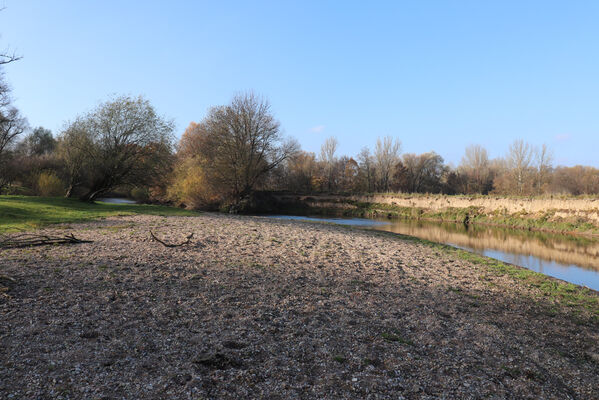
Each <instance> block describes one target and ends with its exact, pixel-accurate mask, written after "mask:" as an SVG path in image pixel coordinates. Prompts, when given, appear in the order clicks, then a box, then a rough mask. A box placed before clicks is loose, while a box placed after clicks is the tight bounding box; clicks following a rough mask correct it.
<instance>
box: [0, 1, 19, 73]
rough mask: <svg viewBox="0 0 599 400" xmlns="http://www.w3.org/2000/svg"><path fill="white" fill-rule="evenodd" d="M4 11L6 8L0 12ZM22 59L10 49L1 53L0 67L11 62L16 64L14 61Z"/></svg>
mask: <svg viewBox="0 0 599 400" xmlns="http://www.w3.org/2000/svg"><path fill="white" fill-rule="evenodd" d="M2 10H4V8H0V11H2ZM20 59H21V57H20V56H17V54H16V53H15V52H11V51H10V50H8V49H6V50H3V51H0V66H1V65H5V64H9V63H11V62H14V61H17V60H20Z"/></svg>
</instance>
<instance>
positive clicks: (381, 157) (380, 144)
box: [374, 136, 401, 192]
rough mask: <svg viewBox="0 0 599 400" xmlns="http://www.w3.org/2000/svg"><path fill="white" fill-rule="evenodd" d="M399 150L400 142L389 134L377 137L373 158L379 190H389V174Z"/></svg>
mask: <svg viewBox="0 0 599 400" xmlns="http://www.w3.org/2000/svg"><path fill="white" fill-rule="evenodd" d="M400 151H401V142H400V141H399V140H397V139H395V140H393V138H392V137H391V136H387V137H384V138H383V139H382V140H381V138H378V139H377V141H376V148H375V151H374V159H375V162H376V172H377V175H378V180H379V190H382V191H383V192H388V191H389V186H390V180H391V175H392V173H393V169H394V168H395V165H396V164H397V162H398V161H399V154H400Z"/></svg>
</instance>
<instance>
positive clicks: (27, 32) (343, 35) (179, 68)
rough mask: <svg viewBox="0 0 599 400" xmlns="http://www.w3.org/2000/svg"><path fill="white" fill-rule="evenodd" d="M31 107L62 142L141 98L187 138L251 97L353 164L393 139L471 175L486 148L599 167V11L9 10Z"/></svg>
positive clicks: (467, 7) (14, 5)
mask: <svg viewBox="0 0 599 400" xmlns="http://www.w3.org/2000/svg"><path fill="white" fill-rule="evenodd" d="M0 4H4V6H5V7H6V8H5V10H4V11H2V12H0V34H1V35H2V37H1V38H0V48H5V47H7V46H10V48H11V49H14V50H16V51H17V52H18V53H19V54H21V55H22V56H23V59H22V60H20V61H19V62H17V63H13V64H10V65H8V66H6V68H5V72H6V77H7V80H8V81H9V83H10V84H11V86H12V87H13V94H14V96H15V98H16V105H17V106H18V107H19V108H20V109H21V110H22V112H23V113H24V115H25V116H26V117H27V118H28V119H29V121H30V124H31V125H32V126H38V125H42V126H44V127H46V128H49V129H52V130H53V131H54V132H55V133H56V132H58V131H59V130H60V128H61V126H62V125H63V123H64V121H66V120H69V119H73V118H74V117H75V116H76V115H77V114H80V113H83V112H85V111H87V110H89V109H90V108H92V107H93V106H95V105H96V104H97V103H98V102H100V101H102V100H106V99H107V98H109V96H110V95H111V94H132V95H137V94H142V95H144V96H146V97H147V98H148V99H149V100H150V101H151V102H152V103H153V104H154V105H155V107H156V108H157V109H158V111H159V113H161V114H163V115H165V116H167V117H170V118H173V119H174V120H175V122H176V124H177V134H178V135H180V134H181V133H182V132H183V130H184V129H185V127H186V126H187V125H188V123H189V122H190V121H199V120H201V119H202V118H203V117H204V116H205V114H206V110H207V109H208V107H210V106H211V105H218V104H224V103H226V102H228V101H229V100H230V98H231V97H232V96H233V95H234V94H235V93H237V92H240V91H245V90H254V91H255V92H257V93H260V94H262V95H264V96H266V97H267V98H268V99H269V100H270V102H271V103H272V107H273V111H274V112H275V115H276V116H277V118H278V119H279V120H280V121H281V124H282V127H283V128H284V131H285V133H286V134H288V135H291V136H293V137H295V138H296V139H298V140H299V142H300V143H301V145H302V147H303V148H304V149H306V150H309V151H315V152H318V149H319V148H320V145H321V143H322V142H323V141H324V139H325V138H326V137H328V136H331V135H334V136H336V137H337V138H338V139H339V141H340V149H339V150H340V153H344V154H349V155H353V154H356V153H357V152H358V151H359V150H360V148H361V147H362V146H365V145H368V146H370V147H371V148H372V147H373V145H374V143H375V141H376V137H377V136H386V135H391V136H394V137H397V138H399V139H400V140H401V141H402V143H403V151H404V152H417V153H421V152H425V151H430V150H434V151H436V152H437V153H439V154H441V155H442V156H443V157H444V158H445V159H446V161H448V162H452V163H454V164H457V163H458V162H459V160H460V158H461V156H462V154H463V150H464V147H465V146H466V145H468V144H471V143H479V144H481V145H483V146H485V147H487V148H488V149H489V152H490V155H491V156H493V157H496V156H501V155H503V154H504V153H505V151H506V149H507V146H508V145H509V143H510V142H512V141H513V140H514V139H517V138H522V139H525V140H527V141H529V142H531V143H533V144H542V143H547V144H548V145H549V146H550V147H551V148H553V150H554V152H555V155H556V161H557V162H558V163H560V164H564V165H574V164H586V165H594V166H599V152H598V150H599V1H565V0H564V1H550V0H542V1H532V0H525V1H523V0H517V1H506V0H501V1H499V0H498V1H480V0H473V1H457V0H456V1H453V0H446V1H434V0H414V1H389V2H384V1H355V2H352V1H337V2H334V1H325V0H320V1H307V0H306V1H272V2H262V1H239V2H232V1H206V2H201V1H182V0H180V1H176V0H171V1H167V0H163V1H133V0H129V1H116V0H112V1H108V0H103V1H99V0H97V1H91V0H89V1H83V0H71V1H61V0H53V1H46V0H44V1H33V0H0Z"/></svg>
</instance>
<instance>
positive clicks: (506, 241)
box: [377, 220, 599, 271]
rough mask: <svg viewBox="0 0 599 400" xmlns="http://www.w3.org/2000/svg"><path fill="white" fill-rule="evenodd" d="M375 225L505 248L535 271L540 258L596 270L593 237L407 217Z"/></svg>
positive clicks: (598, 248)
mask: <svg viewBox="0 0 599 400" xmlns="http://www.w3.org/2000/svg"><path fill="white" fill-rule="evenodd" d="M387 222H388V220H387ZM377 229H382V230H386V231H391V232H396V233H402V234H406V235H411V236H416V237H420V238H423V239H427V240H431V241H435V242H442V243H450V244H455V245H457V246H461V247H468V248H471V249H475V250H477V251H479V252H480V251H484V250H498V251H503V252H508V253H511V254H512V255H513V256H514V257H515V258H514V261H513V263H514V264H517V265H526V266H529V267H530V268H533V269H536V270H537V271H541V270H542V269H543V260H544V261H553V262H557V263H560V264H565V265H572V264H573V265H578V266H581V267H584V268H588V269H593V270H598V271H599V241H598V240H597V239H595V238H589V237H580V236H574V235H560V234H556V233H548V232H536V231H526V230H517V229H507V228H500V227H492V226H483V225H470V226H466V225H463V224H455V223H447V222H445V223H434V222H430V221H408V220H401V221H393V222H392V223H391V224H389V225H385V226H381V227H377ZM531 256H532V257H536V259H532V258H531Z"/></svg>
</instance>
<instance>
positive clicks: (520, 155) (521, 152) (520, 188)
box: [507, 140, 535, 195]
mask: <svg viewBox="0 0 599 400" xmlns="http://www.w3.org/2000/svg"><path fill="white" fill-rule="evenodd" d="M534 154H535V149H534V147H532V146H531V145H530V144H529V143H527V142H525V141H523V140H515V141H514V142H513V143H512V144H511V145H510V147H509V149H508V155H507V167H508V169H509V170H510V171H511V174H512V177H513V179H514V183H515V184H516V190H517V192H518V194H520V195H521V194H523V193H524V188H525V185H526V183H527V182H526V180H527V178H528V175H529V172H530V167H531V164H532V160H533V157H534Z"/></svg>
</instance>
